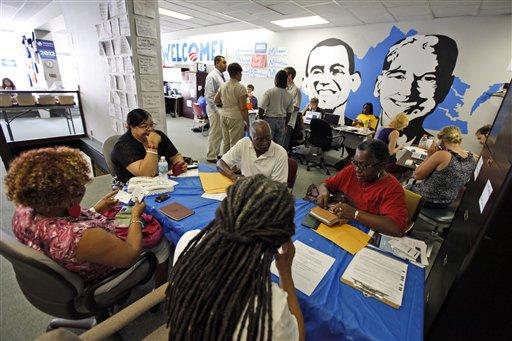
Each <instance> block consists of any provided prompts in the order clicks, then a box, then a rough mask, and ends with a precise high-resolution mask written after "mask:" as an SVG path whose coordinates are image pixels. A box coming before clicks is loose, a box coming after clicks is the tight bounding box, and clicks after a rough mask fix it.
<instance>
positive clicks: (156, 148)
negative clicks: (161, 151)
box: [147, 144, 158, 150]
mask: <svg viewBox="0 0 512 341" xmlns="http://www.w3.org/2000/svg"><path fill="white" fill-rule="evenodd" d="M147 149H153V150H158V146H152V145H150V144H148V146H147Z"/></svg>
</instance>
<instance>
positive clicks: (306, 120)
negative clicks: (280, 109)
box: [304, 111, 321, 124]
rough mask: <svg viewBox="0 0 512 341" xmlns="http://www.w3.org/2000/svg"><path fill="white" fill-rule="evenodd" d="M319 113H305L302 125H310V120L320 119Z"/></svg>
mask: <svg viewBox="0 0 512 341" xmlns="http://www.w3.org/2000/svg"><path fill="white" fill-rule="evenodd" d="M320 116H321V113H319V112H314V111H306V115H304V123H305V124H311V120H312V119H314V118H321V117H320Z"/></svg>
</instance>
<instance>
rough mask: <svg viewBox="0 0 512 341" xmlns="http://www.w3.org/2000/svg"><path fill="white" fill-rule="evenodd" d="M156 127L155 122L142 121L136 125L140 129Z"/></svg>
mask: <svg viewBox="0 0 512 341" xmlns="http://www.w3.org/2000/svg"><path fill="white" fill-rule="evenodd" d="M154 127H156V123H143V124H139V125H138V126H137V128H141V129H148V128H154Z"/></svg>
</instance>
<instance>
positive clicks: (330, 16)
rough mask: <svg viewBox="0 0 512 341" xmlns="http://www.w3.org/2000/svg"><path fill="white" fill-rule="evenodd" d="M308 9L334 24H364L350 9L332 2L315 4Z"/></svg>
mask: <svg viewBox="0 0 512 341" xmlns="http://www.w3.org/2000/svg"><path fill="white" fill-rule="evenodd" d="M308 9H309V10H310V11H311V12H313V13H315V14H316V15H318V16H320V17H322V18H324V19H325V20H327V21H328V22H330V23H332V24H334V25H339V26H351V25H361V24H363V22H362V21H361V20H359V19H358V18H356V17H355V16H354V15H353V14H352V13H351V12H350V11H348V10H346V9H344V8H342V7H340V6H339V5H337V4H335V3H332V2H331V3H328V4H322V5H315V6H312V7H309V8H308Z"/></svg>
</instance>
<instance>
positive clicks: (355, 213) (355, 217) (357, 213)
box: [354, 210, 359, 220]
mask: <svg viewBox="0 0 512 341" xmlns="http://www.w3.org/2000/svg"><path fill="white" fill-rule="evenodd" d="M358 215H359V210H356V211H355V212H354V219H355V220H357V216H358Z"/></svg>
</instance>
